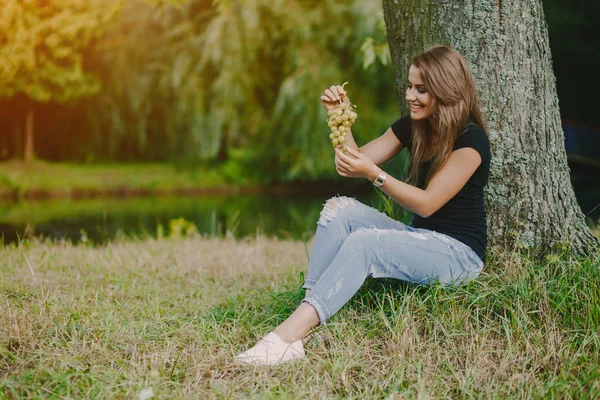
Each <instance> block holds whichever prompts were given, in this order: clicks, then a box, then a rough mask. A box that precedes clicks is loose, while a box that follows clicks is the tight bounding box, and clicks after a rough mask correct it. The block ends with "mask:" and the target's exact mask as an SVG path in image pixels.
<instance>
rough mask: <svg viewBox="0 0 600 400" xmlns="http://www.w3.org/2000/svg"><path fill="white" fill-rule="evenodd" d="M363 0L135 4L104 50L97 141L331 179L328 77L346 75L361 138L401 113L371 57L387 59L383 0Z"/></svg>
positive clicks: (111, 149)
mask: <svg viewBox="0 0 600 400" xmlns="http://www.w3.org/2000/svg"><path fill="white" fill-rule="evenodd" d="M363 3H364V2H360V1H353V2H346V1H341V0H337V1H331V2H316V1H314V2H312V1H311V2H305V1H297V0H296V1H285V2H284V1H281V0H278V1H267V0H252V1H243V2H242V1H233V0H230V1H214V2H211V1H207V0H194V1H191V2H187V3H184V4H182V5H181V6H180V7H177V8H176V7H158V8H152V7H149V6H144V4H143V3H139V2H131V3H129V4H128V5H127V6H126V7H125V9H124V12H123V15H122V17H121V20H120V21H119V23H118V24H117V25H116V26H115V28H114V29H113V30H111V31H110V32H109V33H108V34H107V35H106V36H105V37H104V39H103V40H102V41H101V42H100V43H99V46H98V47H97V51H96V57H97V61H98V65H99V66H100V67H99V71H101V72H102V74H103V80H104V82H105V90H103V91H102V93H101V94H100V95H99V96H98V97H97V98H96V99H94V101H92V102H90V104H89V107H88V110H89V114H90V116H91V118H92V119H93V121H94V126H95V127H96V132H97V141H98V143H99V145H100V147H101V148H105V149H106V151H107V155H108V157H109V158H113V159H115V158H116V159H137V158H140V157H143V158H146V159H153V160H161V159H170V160H173V161H176V162H178V163H193V162H198V161H203V162H205V163H211V164H212V163H214V161H217V162H221V163H222V162H226V163H229V164H231V162H233V163H235V164H236V165H237V167H233V166H231V165H229V166H227V167H225V171H231V170H236V169H237V170H243V171H244V172H245V175H246V176H248V177H249V178H250V179H257V178H259V179H263V180H264V179H267V180H269V179H277V180H280V179H282V180H294V179H306V178H316V177H334V176H335V171H334V169H333V168H332V163H333V154H332V152H331V149H330V147H329V145H328V138H327V136H328V129H327V125H326V124H325V119H326V116H325V112H324V109H323V108H322V106H321V105H320V102H319V96H320V93H321V92H322V91H323V90H324V89H325V88H326V87H328V86H330V85H331V84H334V83H340V82H342V81H346V80H347V81H350V85H349V86H348V90H349V93H350V94H351V95H352V99H353V102H354V103H355V104H357V105H358V106H359V109H358V112H359V120H358V121H357V124H356V125H355V130H356V132H355V134H356V135H357V136H358V138H359V140H363V141H364V140H365V139H371V138H373V137H375V136H378V135H380V134H381V133H382V132H383V130H385V129H386V128H387V127H388V126H389V124H390V123H391V120H392V119H393V118H394V117H395V116H394V115H393V114H394V111H393V109H394V108H395V101H394V90H393V85H392V82H393V77H392V71H391V69H389V68H386V67H385V66H384V65H383V64H382V63H380V62H375V63H374V62H373V60H372V59H370V60H369V62H368V63H367V62H365V59H366V58H368V57H371V54H373V53H376V57H377V59H378V60H381V61H383V62H384V63H385V62H387V61H386V60H388V59H387V58H386V56H385V55H384V53H385V52H386V51H387V47H386V45H383V44H382V43H385V41H386V37H385V30H384V25H383V15H382V11H381V7H380V5H373V4H371V5H365V4H363ZM365 43H367V45H365ZM361 49H363V50H361ZM363 64H364V65H368V66H369V67H368V69H366V70H364V69H363ZM98 109H103V110H106V112H103V113H98V112H96V110H98ZM236 149H243V150H244V156H243V157H238V158H236V155H235V154H236V153H235V151H236ZM238 154H239V153H238ZM234 158H235V160H232V159H234ZM230 161H231V162H230ZM265 177H271V178H265Z"/></svg>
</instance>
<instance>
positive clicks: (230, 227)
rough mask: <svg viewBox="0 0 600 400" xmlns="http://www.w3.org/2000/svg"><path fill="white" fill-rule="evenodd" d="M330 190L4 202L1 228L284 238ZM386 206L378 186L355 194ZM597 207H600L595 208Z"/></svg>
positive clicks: (310, 227) (296, 231)
mask: <svg viewBox="0 0 600 400" xmlns="http://www.w3.org/2000/svg"><path fill="white" fill-rule="evenodd" d="M576 194H577V198H578V201H579V203H580V205H581V207H582V210H583V211H584V213H586V214H587V217H588V223H589V224H590V225H595V224H597V223H598V219H599V218H600V207H596V206H597V205H598V204H599V203H600V191H599V190H598V189H595V188H589V187H587V188H586V189H585V190H584V189H579V190H576ZM329 197H330V196H323V195H319V196H308V197H298V196H273V195H265V196H257V195H255V196H248V195H245V196H238V197H223V196H221V197H218V196H203V197H185V196H178V197H145V198H132V199H119V198H112V199H86V200H74V201H73V200H42V201H29V202H18V203H0V232H1V234H2V237H3V239H4V243H13V242H17V241H18V240H19V238H23V237H32V236H42V237H50V238H54V239H59V238H66V239H69V240H71V241H74V242H77V241H80V240H82V239H84V240H85V239H87V240H89V241H91V242H92V243H104V242H107V241H110V240H112V239H113V238H115V236H123V235H124V236H128V237H145V236H152V237H156V236H157V232H158V231H160V230H161V228H160V227H161V226H162V227H163V230H164V232H165V234H168V229H169V222H170V221H171V220H172V219H177V218H184V219H185V220H187V221H190V222H193V223H194V224H195V225H196V227H197V228H198V230H199V232H200V233H201V234H202V235H210V236H222V235H224V234H225V233H226V232H231V233H232V234H233V235H234V236H235V237H237V238H242V237H247V236H255V235H256V234H257V233H261V234H264V235H267V236H277V237H280V238H283V239H302V237H303V236H304V235H306V234H313V233H314V231H315V229H316V221H317V219H318V217H319V213H320V211H321V208H322V205H323V203H324V202H325V201H326V200H327V198H329ZM355 197H357V199H358V200H360V201H362V202H364V203H365V204H369V205H371V206H374V207H376V208H379V209H381V200H380V199H379V198H378V197H377V196H376V194H375V193H374V192H370V194H363V195H358V196H355ZM594 207H596V208H595V209H594ZM395 211H396V212H397V213H399V214H397V217H398V219H400V220H402V221H403V222H405V223H408V222H409V221H410V214H408V213H404V214H400V213H402V211H403V210H402V209H400V208H399V207H396V209H395Z"/></svg>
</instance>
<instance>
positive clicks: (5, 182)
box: [0, 160, 224, 197]
mask: <svg viewBox="0 0 600 400" xmlns="http://www.w3.org/2000/svg"><path fill="white" fill-rule="evenodd" d="M222 186H224V182H223V180H222V178H220V177H219V175H218V173H217V172H215V171H214V170H207V169H206V168H202V167H198V168H187V169H179V170H178V169H176V168H175V167H174V166H173V165H169V164H68V163H49V162H45V161H33V162H31V163H24V162H21V161H16V160H13V161H7V162H3V163H0V195H4V196H7V195H11V194H13V193H15V194H16V196H17V197H35V196H44V195H50V196H57V197H60V196H71V195H75V196H77V195H83V196H85V195H90V194H92V195H93V194H107V193H110V192H113V193H125V194H126V193H127V192H136V191H153V192H161V191H162V192H169V191H174V190H191V189H203V188H214V187H222Z"/></svg>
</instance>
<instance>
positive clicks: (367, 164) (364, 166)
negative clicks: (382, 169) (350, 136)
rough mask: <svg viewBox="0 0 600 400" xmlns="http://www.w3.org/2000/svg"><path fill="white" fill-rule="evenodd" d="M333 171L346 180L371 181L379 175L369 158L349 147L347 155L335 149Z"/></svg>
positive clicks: (377, 169)
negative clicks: (360, 179) (363, 179)
mask: <svg viewBox="0 0 600 400" xmlns="http://www.w3.org/2000/svg"><path fill="white" fill-rule="evenodd" d="M335 169H336V171H337V172H338V174H339V175H340V176H344V177H346V178H367V179H369V180H371V179H373V178H374V177H376V176H377V175H378V173H379V172H378V171H379V168H378V167H377V166H376V165H375V164H374V163H373V161H371V159H370V158H369V157H367V156H365V155H364V154H362V153H360V152H359V151H356V150H353V149H351V148H350V147H348V151H347V153H344V152H343V151H341V150H340V149H335Z"/></svg>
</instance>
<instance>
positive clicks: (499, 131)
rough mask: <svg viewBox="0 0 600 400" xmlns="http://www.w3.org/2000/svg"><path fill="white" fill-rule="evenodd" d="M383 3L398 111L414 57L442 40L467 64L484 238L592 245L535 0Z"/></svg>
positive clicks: (580, 249)
mask: <svg viewBox="0 0 600 400" xmlns="http://www.w3.org/2000/svg"><path fill="white" fill-rule="evenodd" d="M383 7H384V16H385V23H386V27H387V34H388V41H389V45H390V53H391V56H392V63H393V65H394V68H395V76H396V91H397V95H398V98H399V101H400V104H401V106H402V107H403V109H405V110H407V105H406V103H405V100H404V88H405V86H406V85H405V82H406V80H407V73H408V68H409V65H410V64H409V63H410V60H411V58H412V57H413V56H414V55H416V54H418V53H420V52H422V51H424V50H425V49H427V48H428V47H429V46H431V45H433V44H436V43H443V44H449V45H451V46H452V47H454V48H456V49H457V50H459V51H460V52H461V53H462V54H463V55H465V57H466V58H467V60H468V61H469V63H470V65H471V68H472V70H473V73H474V74H475V77H476V79H477V85H478V91H479V94H480V96H481V100H482V106H483V112H484V115H485V118H486V120H487V123H488V129H489V134H490V141H491V145H492V162H491V171H490V179H489V183H488V186H487V189H486V209H487V213H488V236H489V244H490V245H492V246H493V245H499V246H502V247H507V246H510V247H512V246H515V245H517V246H519V247H526V248H532V249H534V250H535V251H536V252H537V253H538V255H539V254H540V253H541V254H544V253H546V252H547V251H549V250H553V249H554V250H556V249H561V248H563V247H564V246H569V248H570V249H572V250H574V251H575V253H576V254H582V253H587V252H588V250H589V249H590V248H591V246H597V244H598V239H597V238H595V237H594V235H593V234H592V233H591V231H590V229H589V228H588V227H587V226H586V224H585V220H584V215H583V213H582V212H581V209H580V207H579V206H578V204H577V201H576V199H575V194H574V191H573V185H572V184H571V181H570V176H569V167H568V165H567V156H566V152H565V146H564V134H563V132H562V128H561V124H560V113H559V107H558V97H557V94H556V82H555V77H554V73H553V71H552V59H551V55H550V46H549V43H548V32H547V28H546V22H545V18H544V14H543V10H542V5H541V3H540V0H508V1H507V0H504V1H503V0H479V1H473V0H472V1H466V0H434V1H427V2H423V1H418V0H383Z"/></svg>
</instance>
